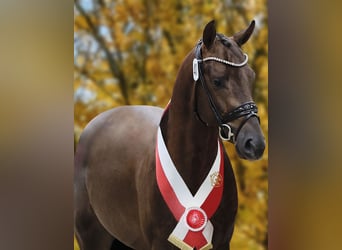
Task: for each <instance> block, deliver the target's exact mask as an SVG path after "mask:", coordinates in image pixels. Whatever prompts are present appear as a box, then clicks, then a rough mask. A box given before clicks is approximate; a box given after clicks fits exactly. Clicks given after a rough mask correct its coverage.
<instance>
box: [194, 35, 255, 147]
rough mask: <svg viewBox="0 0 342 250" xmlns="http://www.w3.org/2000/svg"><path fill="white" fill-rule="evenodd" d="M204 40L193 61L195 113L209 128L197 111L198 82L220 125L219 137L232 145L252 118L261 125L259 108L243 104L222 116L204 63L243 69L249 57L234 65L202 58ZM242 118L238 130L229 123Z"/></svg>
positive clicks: (200, 42)
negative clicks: (207, 78)
mask: <svg viewBox="0 0 342 250" xmlns="http://www.w3.org/2000/svg"><path fill="white" fill-rule="evenodd" d="M202 43H203V42H202V40H200V41H199V42H198V43H197V46H196V49H195V58H194V60H193V78H194V81H195V84H196V85H195V110H194V112H195V113H196V116H197V117H198V119H199V120H200V121H201V122H203V123H204V124H205V125H206V126H208V123H206V122H205V121H204V120H203V119H202V118H201V117H200V115H199V113H198V109H197V95H196V89H197V86H198V85H199V84H198V82H199V83H200V84H201V86H202V88H203V89H204V91H205V93H206V95H207V97H208V101H209V104H210V108H211V109H212V111H213V113H214V115H215V118H216V120H217V122H218V124H219V136H220V137H221V139H222V140H225V141H229V142H231V143H235V141H236V138H237V136H238V134H239V132H240V130H241V128H242V127H243V126H244V125H245V124H246V122H247V121H248V120H249V119H250V118H252V117H254V116H255V117H257V118H258V121H259V123H260V119H259V116H258V114H257V113H258V108H257V106H256V104H255V103H254V102H246V103H243V104H241V105H240V106H238V107H236V108H234V109H233V110H232V111H230V112H228V113H226V114H223V115H221V112H220V111H219V110H218V108H217V106H216V105H215V102H214V99H213V96H212V95H211V93H210V91H209V89H208V86H207V84H206V83H205V79H204V76H203V62H205V61H209V60H213V61H217V62H219V63H224V64H226V65H229V66H231V67H243V66H244V65H246V64H247V61H248V56H247V54H244V55H245V60H244V62H242V63H233V62H230V61H227V60H224V59H220V58H217V57H207V58H202V53H201V46H202ZM240 117H243V118H244V119H243V120H242V122H241V123H240V125H239V127H238V128H237V129H235V128H233V127H232V126H231V125H230V124H228V123H229V122H232V121H234V120H236V119H238V118H240Z"/></svg>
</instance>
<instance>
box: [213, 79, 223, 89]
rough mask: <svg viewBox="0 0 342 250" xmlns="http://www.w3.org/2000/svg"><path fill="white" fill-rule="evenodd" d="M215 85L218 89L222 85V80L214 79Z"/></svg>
mask: <svg viewBox="0 0 342 250" xmlns="http://www.w3.org/2000/svg"><path fill="white" fill-rule="evenodd" d="M214 84H215V86H216V87H220V86H221V85H222V81H221V80H220V79H214Z"/></svg>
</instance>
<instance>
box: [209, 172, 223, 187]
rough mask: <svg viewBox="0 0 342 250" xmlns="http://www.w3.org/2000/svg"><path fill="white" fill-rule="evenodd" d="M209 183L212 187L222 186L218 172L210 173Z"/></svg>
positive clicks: (221, 179)
mask: <svg viewBox="0 0 342 250" xmlns="http://www.w3.org/2000/svg"><path fill="white" fill-rule="evenodd" d="M210 181H211V185H212V186H213V187H221V186H222V184H223V178H222V176H221V174H220V173H219V172H215V173H212V174H211V175H210Z"/></svg>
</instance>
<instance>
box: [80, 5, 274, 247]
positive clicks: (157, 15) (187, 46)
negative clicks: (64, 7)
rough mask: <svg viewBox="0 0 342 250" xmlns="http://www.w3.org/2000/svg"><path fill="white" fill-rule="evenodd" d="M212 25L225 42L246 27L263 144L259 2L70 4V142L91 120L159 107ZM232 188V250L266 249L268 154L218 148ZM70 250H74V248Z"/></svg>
mask: <svg viewBox="0 0 342 250" xmlns="http://www.w3.org/2000/svg"><path fill="white" fill-rule="evenodd" d="M212 19H215V20H216V28H217V31H218V32H219V33H223V34H225V35H227V36H232V35H233V34H234V33H236V32H238V31H240V30H243V29H245V28H246V27H247V26H248V25H249V23H250V21H251V20H253V19H254V20H255V21H256V29H255V32H254V34H253V35H252V37H251V39H250V40H249V42H248V43H246V44H245V45H244V46H243V50H244V51H245V52H246V53H247V54H248V56H249V64H250V66H251V67H252V68H253V69H254V71H255V73H256V82H255V85H254V89H253V94H254V100H255V102H256V103H257V105H258V109H259V115H260V118H261V125H262V129H263V132H264V134H265V137H266V140H267V141H268V112H267V111H268V23H267V22H268V17H267V6H266V0H225V1H222V0H171V1H161V0H152V1H147V0H117V1H111V0H75V2H74V141H75V147H76V146H77V141H78V138H79V136H80V133H81V132H82V130H83V128H84V127H85V125H86V124H87V123H88V122H89V121H90V120H91V119H92V118H94V117H95V116H96V115H97V114H99V113H101V112H103V111H105V110H108V109H111V108H114V107H117V106H121V105H132V104H134V105H140V104H141V105H153V106H159V107H165V105H166V104H167V102H168V101H169V99H170V97H171V93H172V89H173V84H174V81H175V78H176V74H177V71H178V68H179V66H180V64H181V63H182V61H183V59H184V57H185V56H186V55H187V53H188V52H189V51H190V50H191V49H192V48H193V47H194V46H195V44H196V42H197V41H198V40H199V39H200V38H201V36H202V32H203V28H204V26H205V24H206V23H207V22H209V21H211V20H212ZM225 146H226V149H227V151H228V154H229V155H230V159H231V161H232V164H233V168H234V171H235V175H236V178H237V182H238V191H239V194H238V195H239V210H238V215H237V220H236V228H235V232H234V235H233V239H232V242H231V248H232V249H239V250H243V249H248V250H254V249H255V250H261V249H267V244H268V236H267V235H268V231H267V227H268V220H267V214H268V206H267V203H268V174H267V170H268V147H267V148H266V151H265V154H264V156H263V158H262V159H261V160H258V161H254V162H249V161H245V160H241V159H239V158H238V157H237V155H236V153H235V149H234V147H233V146H232V145H230V144H225ZM74 248H75V249H79V248H78V246H77V242H76V241H75V242H74Z"/></svg>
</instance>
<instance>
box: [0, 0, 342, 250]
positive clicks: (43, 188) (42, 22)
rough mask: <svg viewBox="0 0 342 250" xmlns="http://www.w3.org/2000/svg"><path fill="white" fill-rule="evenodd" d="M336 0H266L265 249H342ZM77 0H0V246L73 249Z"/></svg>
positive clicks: (341, 54)
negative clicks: (267, 170)
mask: <svg viewBox="0 0 342 250" xmlns="http://www.w3.org/2000/svg"><path fill="white" fill-rule="evenodd" d="M341 5H342V3H341V2H340V1H334V2H332V1H330V2H329V3H328V2H327V1H317V0H315V1H309V0H306V1H303V0H301V1H294V0H291V1H279V0H278V1H270V2H269V5H268V10H269V249H272V250H281V249H287V250H288V249H301V250H303V249H311V250H312V249H330V250H331V249H339V247H340V246H339V245H340V233H341V229H340V224H341V223H340V222H341V213H340V211H342V209H341V208H342V202H341V200H342V196H341V189H342V187H341V177H342V170H341V166H342V164H341V157H340V154H341V153H340V148H341V147H340V141H341V132H340V130H341V120H342V119H341V115H342V112H341V111H340V109H341V104H340V102H339V101H340V97H341V93H342V92H341V87H340V85H341V83H342V79H341V73H340V71H341V58H342V52H341V45H342V41H341V40H342V35H341V31H340V30H341V28H340V24H341V19H342V16H341V14H340V13H341V10H342V6H341ZM72 82H73V2H70V1H30V2H28V1H1V3H0V84H1V89H0V100H1V105H0V117H1V120H0V121H1V122H0V128H1V130H0V152H1V153H0V197H1V201H0V249H6V250H7V249H11V250H12V249H27V250H30V249H32V250H37V249H49V250H54V249H56V250H57V249H73V213H72V207H73V193H72V181H73V177H72V176H73V170H72V169H73V168H72V165H73V149H74V145H73V85H72Z"/></svg>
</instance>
